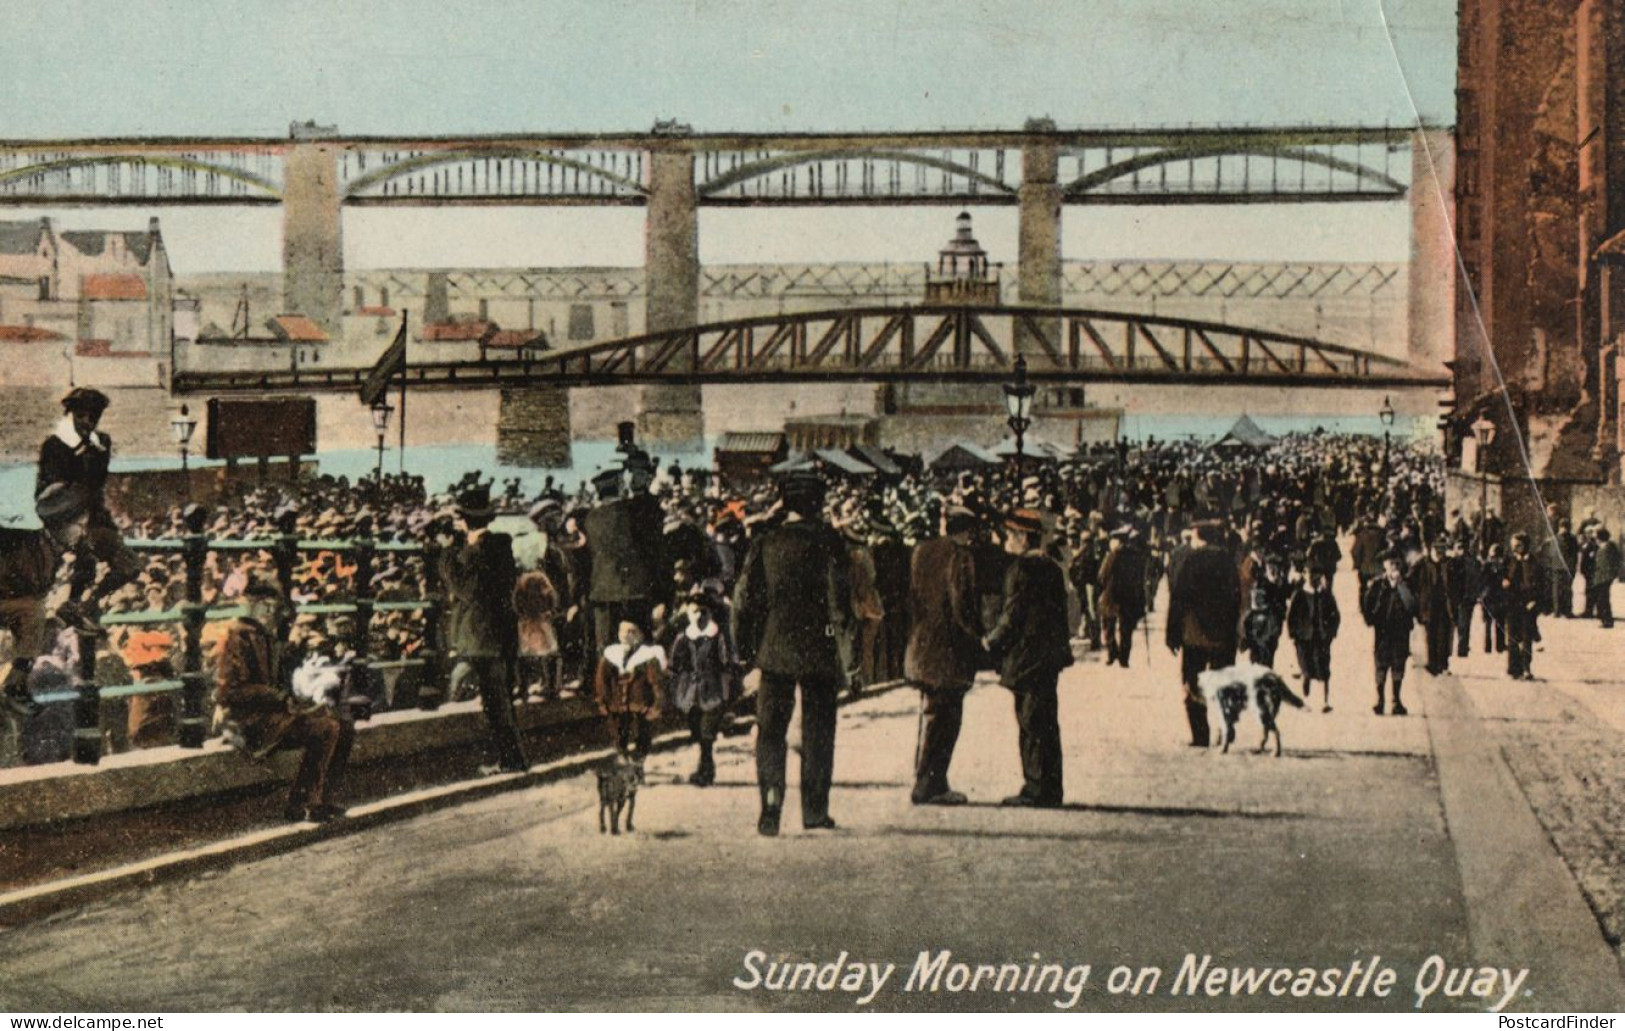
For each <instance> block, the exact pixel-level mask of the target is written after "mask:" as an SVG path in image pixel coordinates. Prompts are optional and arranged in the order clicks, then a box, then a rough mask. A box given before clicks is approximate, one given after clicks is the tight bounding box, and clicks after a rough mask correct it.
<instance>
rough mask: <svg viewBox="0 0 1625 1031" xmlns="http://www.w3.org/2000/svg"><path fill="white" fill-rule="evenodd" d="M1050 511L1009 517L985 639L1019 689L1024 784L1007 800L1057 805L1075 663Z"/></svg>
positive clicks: (1008, 683) (1007, 682) (1004, 679)
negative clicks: (1065, 677)
mask: <svg viewBox="0 0 1625 1031" xmlns="http://www.w3.org/2000/svg"><path fill="white" fill-rule="evenodd" d="M1043 545H1044V521H1043V517H1042V516H1041V515H1040V514H1039V513H1038V512H1036V511H1034V510H1032V509H1026V508H1022V509H1017V510H1016V511H1015V512H1014V513H1013V514H1012V515H1011V516H1010V518H1009V519H1008V520H1007V521H1006V523H1005V537H1004V550H1005V552H1006V553H1007V554H1009V555H1010V556H1011V558H1012V561H1011V563H1010V568H1009V571H1008V572H1007V573H1006V574H1005V577H1004V606H1003V608H1002V610H1001V611H1000V614H999V621H998V625H996V626H995V627H994V628H993V631H992V632H991V633H989V634H988V636H987V640H986V642H985V644H986V646H987V650H988V652H989V653H990V654H991V656H992V659H993V661H994V663H995V664H996V665H997V667H998V670H999V683H1001V684H1003V685H1004V686H1005V687H1007V688H1009V689H1010V691H1011V693H1012V694H1014V695H1015V705H1016V725H1017V727H1018V728H1019V742H1020V748H1021V773H1022V780H1023V784H1022V788H1021V791H1020V792H1018V793H1017V794H1014V795H1011V796H1010V797H1009V798H1006V799H1005V800H1004V801H1003V802H1002V803H1001V804H1002V805H1008V806H1026V807H1034V808H1040V809H1053V808H1056V807H1058V806H1059V805H1060V804H1061V797H1062V788H1061V724H1060V709H1059V700H1058V698H1057V697H1056V686H1057V684H1058V682H1059V680H1060V676H1061V670H1063V669H1065V668H1067V667H1068V666H1070V665H1072V645H1071V638H1072V634H1071V628H1070V627H1068V626H1067V616H1066V575H1065V574H1064V573H1062V572H1061V567H1060V566H1059V565H1057V564H1056V563H1055V562H1054V560H1052V559H1050V558H1049V557H1048V556H1047V555H1045V553H1044V549H1043Z"/></svg>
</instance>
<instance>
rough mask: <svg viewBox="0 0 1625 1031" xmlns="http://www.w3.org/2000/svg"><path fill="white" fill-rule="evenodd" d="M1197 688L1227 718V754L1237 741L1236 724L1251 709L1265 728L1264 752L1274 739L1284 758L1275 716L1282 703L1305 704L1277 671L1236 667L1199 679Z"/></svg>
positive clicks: (1260, 747) (1246, 665)
mask: <svg viewBox="0 0 1625 1031" xmlns="http://www.w3.org/2000/svg"><path fill="white" fill-rule="evenodd" d="M1196 687H1197V689H1198V690H1200V691H1201V692H1202V697H1203V698H1205V699H1206V700H1207V702H1208V704H1209V705H1214V704H1216V705H1218V707H1219V711H1220V712H1221V713H1223V714H1224V750H1225V751H1226V752H1229V751H1230V745H1231V744H1232V743H1233V742H1234V741H1235V740H1236V721H1237V720H1239V719H1241V714H1242V713H1244V712H1246V711H1247V710H1249V709H1251V710H1252V711H1253V712H1256V713H1257V714H1258V722H1259V723H1261V724H1263V725H1264V740H1263V741H1260V742H1259V744H1258V750H1259V751H1260V752H1262V751H1263V750H1264V749H1265V748H1266V747H1267V746H1268V745H1269V743H1270V734H1272V733H1273V734H1274V735H1275V754H1276V755H1280V754H1281V728H1280V727H1278V726H1276V724H1275V715H1276V713H1278V712H1280V711H1281V703H1282V702H1286V703H1287V704H1288V705H1293V706H1296V707H1297V708H1299V709H1301V708H1303V701H1302V700H1301V699H1300V698H1299V697H1298V696H1297V694H1296V693H1295V692H1294V691H1293V690H1292V689H1291V688H1290V687H1288V686H1287V685H1286V681H1284V680H1282V679H1281V678H1280V677H1279V676H1278V675H1277V674H1276V673H1275V671H1274V670H1272V669H1270V668H1269V667H1267V666H1259V665H1256V664H1254V663H1251V662H1242V663H1237V664H1236V665H1234V666H1227V667H1225V668H1224V669H1210V670H1207V671H1205V672H1203V673H1198V674H1197V676H1196Z"/></svg>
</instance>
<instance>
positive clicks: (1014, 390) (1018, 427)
mask: <svg viewBox="0 0 1625 1031" xmlns="http://www.w3.org/2000/svg"><path fill="white" fill-rule="evenodd" d="M1015 371H1016V379H1015V382H1013V383H1006V384H1005V385H1004V408H1005V411H1006V412H1008V413H1009V418H1008V419H1006V420H1005V422H1006V424H1007V425H1008V426H1009V427H1010V432H1011V433H1014V434H1015V435H1016V475H1018V476H1019V475H1020V474H1021V471H1022V465H1023V464H1024V462H1025V458H1026V455H1025V452H1024V449H1023V445H1024V443H1025V440H1026V436H1027V429H1028V427H1030V426H1031V425H1032V408H1033V393H1034V392H1035V390H1036V388H1035V387H1034V386H1033V385H1032V384H1031V383H1029V382H1027V359H1026V357H1025V356H1024V355H1019V354H1018V355H1016V364H1015Z"/></svg>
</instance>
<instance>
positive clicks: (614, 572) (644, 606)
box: [581, 451, 671, 653]
mask: <svg viewBox="0 0 1625 1031" xmlns="http://www.w3.org/2000/svg"><path fill="white" fill-rule="evenodd" d="M654 472H655V467H654V462H653V460H652V459H650V458H649V456H648V455H646V454H644V453H643V452H641V451H634V452H632V453H631V454H629V455H627V457H626V460H625V462H624V464H623V466H622V467H621V468H619V469H611V470H605V471H604V472H600V473H599V474H598V475H597V476H595V477H593V485H594V486H595V487H597V488H598V504H597V506H595V507H594V508H593V509H592V511H590V512H588V513H587V517H586V519H585V520H583V522H582V526H581V529H582V532H583V533H584V534H585V535H586V538H587V548H588V550H589V552H590V553H591V556H592V572H591V580H590V583H589V585H588V590H587V601H588V602H589V603H590V604H591V605H592V618H593V634H594V638H593V640H594V645H593V651H594V652H595V653H602V652H603V650H604V649H605V648H607V647H609V646H610V645H611V644H613V643H615V641H616V640H618V634H617V630H618V628H619V627H620V625H621V624H622V623H627V622H630V623H636V624H637V625H638V628H639V629H640V630H642V631H643V635H644V637H646V638H652V637H653V635H654V619H653V612H654V607H655V606H656V605H659V604H660V603H661V602H662V601H663V600H665V598H666V595H667V594H668V593H669V592H670V590H671V564H670V563H668V562H667V561H666V556H665V546H664V534H663V530H664V523H665V520H664V517H663V516H662V515H661V511H660V502H659V500H658V499H656V498H655V497H654V495H652V494H650V493H649V485H650V484H651V483H652V482H653V481H654Z"/></svg>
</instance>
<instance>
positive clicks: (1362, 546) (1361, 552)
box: [1349, 516, 1388, 596]
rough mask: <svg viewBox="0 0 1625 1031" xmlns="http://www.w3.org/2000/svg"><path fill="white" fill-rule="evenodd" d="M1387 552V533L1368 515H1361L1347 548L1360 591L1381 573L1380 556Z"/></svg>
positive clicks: (1362, 592) (1363, 591)
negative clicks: (1352, 541)
mask: <svg viewBox="0 0 1625 1031" xmlns="http://www.w3.org/2000/svg"><path fill="white" fill-rule="evenodd" d="M1387 552H1388V535H1387V534H1386V533H1384V532H1383V529H1382V527H1380V526H1378V525H1377V523H1376V520H1374V519H1372V518H1371V517H1370V516H1361V517H1360V524H1359V526H1357V527H1355V530H1354V544H1353V546H1352V548H1351V549H1350V550H1349V561H1350V562H1351V563H1352V564H1353V566H1354V573H1355V575H1356V576H1358V577H1359V578H1360V593H1361V595H1362V596H1363V595H1364V593H1365V589H1366V585H1367V584H1369V583H1370V582H1371V581H1372V580H1375V579H1376V578H1377V577H1379V576H1381V575H1382V557H1383V555H1385V554H1386V553H1387Z"/></svg>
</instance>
